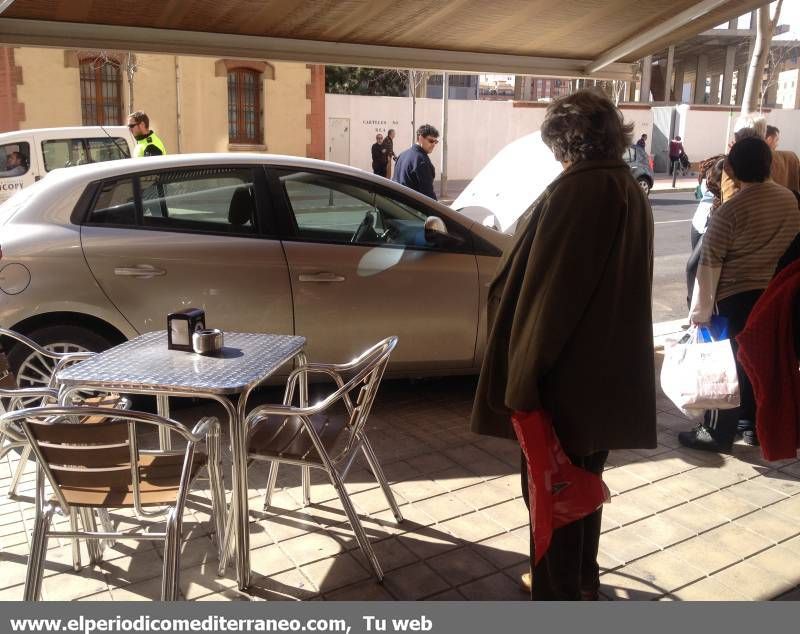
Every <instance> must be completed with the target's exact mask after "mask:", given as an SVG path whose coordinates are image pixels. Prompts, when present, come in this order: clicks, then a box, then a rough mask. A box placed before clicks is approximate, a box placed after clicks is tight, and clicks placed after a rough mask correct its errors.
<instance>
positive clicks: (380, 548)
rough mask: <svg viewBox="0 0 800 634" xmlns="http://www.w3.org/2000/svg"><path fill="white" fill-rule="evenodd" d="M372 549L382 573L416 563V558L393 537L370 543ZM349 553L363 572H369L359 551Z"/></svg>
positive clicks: (366, 563)
mask: <svg viewBox="0 0 800 634" xmlns="http://www.w3.org/2000/svg"><path fill="white" fill-rule="evenodd" d="M372 549H373V550H374V551H375V556H376V557H377V558H378V561H379V562H380V564H381V568H382V569H383V571H384V572H389V571H391V570H394V569H395V568H401V567H402V566H407V565H408V564H412V563H415V562H416V561H418V559H417V556H416V555H415V554H414V553H413V552H411V551H410V550H409V549H408V548H406V547H405V546H404V545H403V544H402V543H401V542H400V541H399V540H398V539H396V538H394V537H390V538H389V539H382V540H380V541H378V542H372ZM350 552H351V554H352V555H353V556H354V557H355V558H356V560H357V561H358V563H359V564H361V566H362V567H363V568H364V569H365V570H371V568H370V567H369V562H367V558H366V557H365V556H364V553H362V552H361V549H357V550H352V551H350Z"/></svg>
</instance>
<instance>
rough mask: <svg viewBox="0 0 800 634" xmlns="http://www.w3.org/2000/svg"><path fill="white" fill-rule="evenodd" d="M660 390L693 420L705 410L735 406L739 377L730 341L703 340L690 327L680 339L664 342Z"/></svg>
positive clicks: (696, 329)
mask: <svg viewBox="0 0 800 634" xmlns="http://www.w3.org/2000/svg"><path fill="white" fill-rule="evenodd" d="M661 389H662V390H664V394H666V395H667V397H668V398H669V399H670V400H671V401H672V402H673V403H675V405H677V406H678V408H679V409H680V410H681V411H682V412H683V413H684V414H686V415H687V416H690V417H692V418H696V417H698V416H700V415H702V413H703V411H704V410H707V409H731V408H734V407H738V406H739V377H738V375H737V374H736V361H735V360H734V358H733V349H732V348H731V342H730V339H720V340H718V341H703V340H702V337H701V336H700V329H698V328H697V327H694V326H693V327H692V328H690V329H689V330H688V331H687V332H686V333H685V334H684V335H683V337H681V338H680V339H678V340H672V341H667V342H666V343H665V344H664V364H663V365H662V366H661Z"/></svg>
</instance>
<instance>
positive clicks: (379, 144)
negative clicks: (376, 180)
mask: <svg viewBox="0 0 800 634" xmlns="http://www.w3.org/2000/svg"><path fill="white" fill-rule="evenodd" d="M372 173H373V174H377V175H378V176H386V150H384V149H383V135H382V134H376V135H375V143H373V144H372Z"/></svg>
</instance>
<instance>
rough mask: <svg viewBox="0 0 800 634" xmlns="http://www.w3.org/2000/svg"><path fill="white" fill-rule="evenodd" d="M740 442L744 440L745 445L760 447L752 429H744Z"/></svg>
mask: <svg viewBox="0 0 800 634" xmlns="http://www.w3.org/2000/svg"><path fill="white" fill-rule="evenodd" d="M742 440H744V444H745V445H750V446H751V447H758V446H760V445H761V443H760V442H758V436H757V435H756V432H755V430H754V429H746V430H745V431H743V432H742Z"/></svg>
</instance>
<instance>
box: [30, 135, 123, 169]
mask: <svg viewBox="0 0 800 634" xmlns="http://www.w3.org/2000/svg"><path fill="white" fill-rule="evenodd" d="M42 154H43V156H44V169H45V171H47V172H49V171H51V170H54V169H56V168H57V167H72V166H73V165H83V164H84V163H100V162H103V161H113V160H116V159H122V158H130V156H131V155H130V150H129V149H128V143H127V142H126V141H125V139H123V138H121V137H90V138H85V139H51V140H48V141H42Z"/></svg>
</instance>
